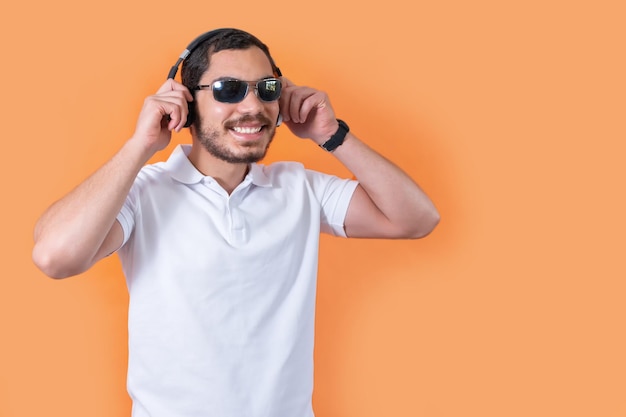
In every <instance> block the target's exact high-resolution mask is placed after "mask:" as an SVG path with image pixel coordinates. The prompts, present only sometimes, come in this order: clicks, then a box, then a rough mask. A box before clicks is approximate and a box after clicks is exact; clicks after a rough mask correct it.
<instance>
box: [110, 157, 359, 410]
mask: <svg viewBox="0 0 626 417" xmlns="http://www.w3.org/2000/svg"><path fill="white" fill-rule="evenodd" d="M189 150H190V147H189V146H188V145H185V146H179V147H177V148H176V149H175V151H174V152H173V153H172V155H171V156H170V158H169V159H168V160H167V162H161V163H157V164H154V165H149V166H146V167H144V168H143V169H142V171H141V172H140V173H139V175H138V176H137V179H136V181H135V184H134V185H133V187H132V189H131V192H130V194H129V196H128V198H127V200H126V203H125V205H124V207H123V209H122V211H121V212H120V214H119V216H118V221H119V222H120V224H121V225H122V228H123V230H124V242H125V243H124V245H123V246H122V248H121V249H120V250H119V251H118V253H119V256H120V258H121V261H122V266H123V269H124V273H125V275H126V280H127V285H128V289H129V294H130V306H129V365H128V391H129V394H130V396H131V398H132V399H133V417H148V416H149V417H200V416H203V417H204V416H206V417H312V416H313V411H312V407H311V396H312V390H313V330H314V310H315V290H316V276H317V262H318V244H319V234H320V231H322V232H327V233H331V234H334V235H336V236H345V233H344V229H343V224H344V218H345V215H346V211H347V208H348V204H349V202H350V199H351V197H352V193H353V192H354V189H355V188H356V185H357V183H356V182H355V181H352V180H345V179H340V178H337V177H334V176H330V175H326V174H322V173H319V172H314V171H310V170H306V169H305V168H304V167H303V166H302V164H299V163H295V162H281V163H275V164H271V165H269V166H264V165H259V164H252V165H251V166H250V172H249V174H248V175H247V176H246V178H245V179H244V181H243V182H242V183H241V184H240V185H239V186H238V187H237V188H236V189H235V190H234V191H233V192H232V194H231V195H230V196H229V195H228V194H227V193H226V192H225V191H224V190H223V189H222V188H221V186H220V185H219V184H218V183H217V182H216V181H215V180H214V179H212V178H211V177H206V176H204V175H202V174H201V173H200V172H199V171H197V170H196V169H195V167H194V166H193V165H192V164H191V163H190V162H189V160H188V158H187V154H188V153H189Z"/></svg>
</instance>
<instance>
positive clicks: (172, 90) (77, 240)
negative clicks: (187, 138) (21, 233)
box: [32, 80, 192, 278]
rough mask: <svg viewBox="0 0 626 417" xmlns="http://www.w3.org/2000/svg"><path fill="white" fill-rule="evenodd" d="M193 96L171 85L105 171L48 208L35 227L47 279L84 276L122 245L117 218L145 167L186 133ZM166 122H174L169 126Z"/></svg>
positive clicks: (151, 100)
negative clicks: (173, 133)
mask: <svg viewBox="0 0 626 417" xmlns="http://www.w3.org/2000/svg"><path fill="white" fill-rule="evenodd" d="M191 99H192V97H191V95H190V94H189V91H187V89H186V88H185V87H183V86H182V85H180V84H178V83H176V82H175V81H173V80H168V81H167V82H166V83H165V84H163V86H161V88H160V89H159V91H158V92H157V94H155V95H154V96H151V97H148V98H147V99H146V101H145V103H144V106H143V109H142V111H141V114H140V116H139V119H138V122H137V127H136V130H135V133H134V135H133V137H132V138H131V139H129V140H128V141H127V142H126V143H125V144H124V146H123V147H122V148H121V149H120V150H119V151H118V152H117V153H116V154H115V155H114V156H113V158H111V160H109V161H108V162H107V163H106V164H104V165H103V166H102V167H101V168H99V169H98V170H97V171H96V172H95V173H94V174H92V175H91V176H90V177H89V178H87V179H86V180H85V181H83V182H82V183H80V184H79V185H78V186H77V187H76V188H75V189H74V190H72V191H71V192H70V193H68V194H67V195H66V196H65V197H63V198H62V199H60V200H58V201H57V202H56V203H54V204H53V205H52V206H50V207H49V208H48V209H47V210H46V211H45V212H44V213H43V215H42V216H41V217H40V219H39V220H38V221H37V224H36V225H35V235H34V237H35V245H34V247H33V253H32V256H33V261H34V263H35V265H37V267H39V269H41V270H42V271H43V272H44V273H45V274H46V275H48V276H50V277H53V278H65V277H69V276H72V275H77V274H80V273H82V272H84V271H86V270H87V269H89V268H90V267H91V266H92V265H93V264H95V263H96V262H97V261H99V260H100V259H102V258H104V257H105V256H107V255H109V254H110V253H112V252H114V251H115V250H117V249H118V248H119V246H120V245H121V244H122V240H123V233H122V228H121V226H120V224H119V223H118V222H117V221H116V217H117V215H118V213H119V212H120V210H121V208H122V205H123V204H124V201H125V199H126V196H127V195H128V192H129V191H130V188H131V186H132V184H133V182H134V180H135V177H136V176H137V173H138V172H139V170H140V169H141V168H142V167H143V165H144V164H145V163H146V162H147V161H148V160H149V159H150V157H152V155H154V154H155V153H156V152H157V151H159V150H161V149H163V148H164V147H166V146H167V144H168V143H169V141H170V138H171V131H172V130H176V131H179V130H180V129H182V128H183V125H184V124H185V121H186V119H187V100H191ZM166 116H169V117H170V120H169V121H167V118H166Z"/></svg>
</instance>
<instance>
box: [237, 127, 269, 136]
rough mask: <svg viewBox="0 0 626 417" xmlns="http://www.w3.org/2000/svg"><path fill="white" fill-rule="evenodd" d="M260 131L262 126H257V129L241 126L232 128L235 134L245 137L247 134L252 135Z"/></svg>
mask: <svg viewBox="0 0 626 417" xmlns="http://www.w3.org/2000/svg"><path fill="white" fill-rule="evenodd" d="M261 129H262V126H258V127H242V126H234V127H232V130H234V131H235V132H237V133H243V134H246V135H249V134H253V133H259V132H260V131H261Z"/></svg>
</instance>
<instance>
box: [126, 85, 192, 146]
mask: <svg viewBox="0 0 626 417" xmlns="http://www.w3.org/2000/svg"><path fill="white" fill-rule="evenodd" d="M188 101H193V96H192V95H191V93H190V92H189V90H188V89H187V87H185V86H184V85H182V84H180V83H179V82H177V81H175V80H173V79H168V80H167V81H166V82H165V83H164V84H163V85H162V86H161V88H159V90H158V91H157V93H156V94H154V95H152V96H149V97H147V98H146V99H145V101H144V104H143V108H142V109H141V113H140V114H139V118H138V120H137V125H136V127H135V133H134V134H133V138H134V139H137V140H142V141H144V142H145V145H146V146H147V147H149V148H151V149H153V151H154V152H156V151H160V150H162V149H164V148H165V147H166V146H167V145H168V144H169V142H170V140H171V138H172V130H174V131H176V132H179V131H180V130H181V129H182V128H183V127H184V126H185V123H186V121H187V113H188V111H189V108H188V104H187V102H188Z"/></svg>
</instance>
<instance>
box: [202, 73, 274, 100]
mask: <svg viewBox="0 0 626 417" xmlns="http://www.w3.org/2000/svg"><path fill="white" fill-rule="evenodd" d="M228 81H236V82H238V83H243V84H245V85H246V91H245V92H244V94H243V96H242V97H241V98H240V99H239V100H237V101H224V100H220V98H219V97H218V95H219V93H220V92H221V91H222V90H220V89H219V87H216V84H219V83H224V82H228ZM268 81H273V82H275V83H276V85H277V86H278V90H279V91H278V96H277V97H276V98H275V99H273V100H264V99H263V98H262V97H261V96H260V95H259V84H261V83H264V82H268ZM250 86H253V87H254V94H256V96H257V97H258V99H259V100H261V101H262V102H264V103H272V102H274V101H277V100H278V99H279V98H280V95H281V93H282V81H281V80H280V79H279V78H274V77H268V78H263V79H261V80H258V81H244V80H238V79H236V78H225V79H222V80H216V81H213V82H212V83H211V84H200V85H197V86H196V87H195V88H194V90H212V91H213V98H214V99H215V101H217V102H220V103H227V104H236V103H241V102H242V101H244V100H245V98H246V97H247V96H248V93H249V92H250Z"/></svg>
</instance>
